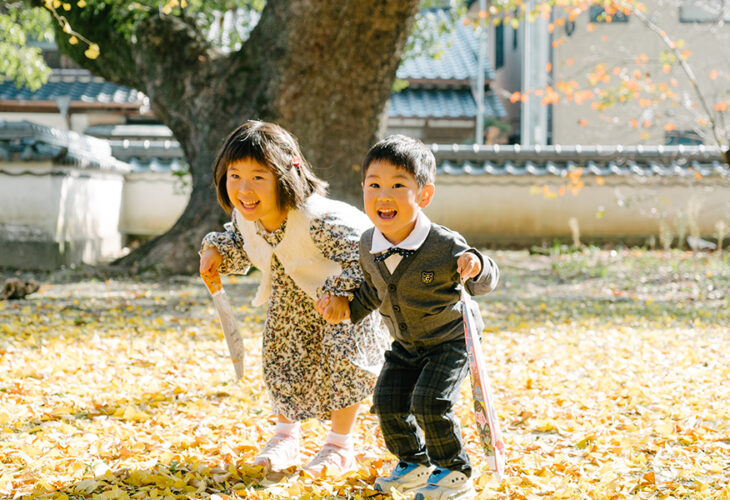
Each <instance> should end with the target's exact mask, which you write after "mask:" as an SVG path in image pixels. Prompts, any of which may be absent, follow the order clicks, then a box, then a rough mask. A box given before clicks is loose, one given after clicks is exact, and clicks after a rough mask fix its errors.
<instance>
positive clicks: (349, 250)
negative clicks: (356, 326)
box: [309, 215, 363, 299]
mask: <svg viewBox="0 0 730 500" xmlns="http://www.w3.org/2000/svg"><path fill="white" fill-rule="evenodd" d="M309 232H310V234H311V235H312V240H313V241H314V244H315V245H316V246H317V247H318V248H319V250H320V251H321V252H322V255H324V257H325V258H326V259H329V260H332V261H335V262H337V263H338V264H340V265H341V266H342V272H341V273H340V274H339V275H337V276H330V277H328V278H327V279H326V280H325V283H324V285H323V286H322V290H321V291H322V293H329V294H331V295H341V296H346V297H348V298H350V299H351V298H352V291H353V290H355V289H357V288H358V287H359V286H360V283H362V281H363V274H362V268H361V267H360V251H359V245H360V230H358V229H355V228H353V227H352V226H350V225H348V224H347V223H346V222H345V221H344V220H342V219H341V218H340V217H338V216H337V215H327V216H324V217H322V218H321V219H319V218H318V219H314V220H313V221H312V223H311V224H310V226H309Z"/></svg>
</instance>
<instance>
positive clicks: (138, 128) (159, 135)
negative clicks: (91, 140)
mask: <svg viewBox="0 0 730 500" xmlns="http://www.w3.org/2000/svg"><path fill="white" fill-rule="evenodd" d="M84 134H86V135H90V136H93V137H99V138H101V139H110V140H112V139H139V138H140V137H144V138H148V139H174V137H173V135H172V130H170V129H169V128H168V127H167V126H166V125H161V124H158V123H130V124H126V123H125V124H117V125H92V126H90V127H88V128H87V129H86V130H84Z"/></svg>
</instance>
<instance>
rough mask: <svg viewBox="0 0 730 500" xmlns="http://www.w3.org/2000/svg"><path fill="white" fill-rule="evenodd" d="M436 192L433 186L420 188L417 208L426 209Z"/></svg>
mask: <svg viewBox="0 0 730 500" xmlns="http://www.w3.org/2000/svg"><path fill="white" fill-rule="evenodd" d="M434 191H436V186H434V185H433V184H426V185H425V186H423V187H422V188H421V199H420V200H419V201H418V206H419V207H421V208H426V207H427V206H428V205H429V204H430V203H431V200H432V199H433V193H434Z"/></svg>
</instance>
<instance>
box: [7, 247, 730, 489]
mask: <svg viewBox="0 0 730 500" xmlns="http://www.w3.org/2000/svg"><path fill="white" fill-rule="evenodd" d="M492 255H493V257H494V258H495V259H496V260H497V261H498V263H499V264H500V266H501V268H502V273H503V276H502V282H501V286H500V288H499V289H498V290H497V291H496V292H495V293H493V294H492V295H490V296H489V297H487V298H485V299H483V300H480V302H481V304H482V313H483V315H484V317H485V320H486V321H485V322H486V324H487V329H486V331H485V333H484V342H483V345H484V352H485V356H486V360H487V364H488V370H489V371H490V373H491V375H492V386H493V388H494V391H495V395H496V400H497V404H498V414H499V417H500V420H501V422H502V426H503V431H504V433H505V441H506V443H507V454H508V455H507V459H508V465H507V477H506V479H505V480H504V481H503V482H501V483H499V482H497V481H496V480H495V479H493V478H492V476H491V475H490V474H489V473H487V472H486V470H485V463H484V461H483V460H482V459H481V454H480V449H479V445H478V438H477V436H476V434H475V432H474V429H473V417H472V415H471V396H470V389H469V382H468V381H466V382H465V383H464V386H463V393H462V400H461V402H460V404H459V407H458V413H459V416H460V417H461V419H462V422H463V432H464V437H465V441H466V443H467V448H468V450H469V452H470V455H471V457H472V459H473V461H474V466H475V474H474V477H475V482H476V485H477V490H478V491H479V492H480V498H504V499H507V498H510V499H512V498H515V499H533V498H601V499H603V498H642V499H643V498H691V499H700V498H724V499H728V498H730V485H729V484H728V482H729V478H730V347H728V346H729V345H730V331H729V327H728V324H730V317H729V316H730V260H729V259H728V258H727V256H722V257H718V256H717V255H714V254H712V255H709V254H702V255H693V254H689V253H682V252H670V253H647V252H644V251H638V250H623V251H598V250H586V251H584V252H582V253H574V254H569V255H553V256H530V255H528V254H527V253H526V252H493V253H492ZM42 278H43V279H45V280H46V284H45V285H44V286H43V287H42V288H41V290H40V292H38V293H36V294H34V295H31V296H29V297H28V299H27V300H23V301H13V302H0V498H54V499H61V498H67V499H73V498H104V499H106V498H109V499H111V498H210V497H211V496H213V498H215V496H214V495H218V497H220V498H322V497H329V498H336V497H341V498H358V497H360V498H363V497H370V498H378V495H377V494H376V492H374V491H373V490H372V489H371V485H372V483H373V481H374V479H375V477H377V475H379V474H381V473H383V472H386V471H388V470H389V469H390V468H391V467H392V466H393V464H394V460H393V457H392V456H390V455H389V454H388V452H387V451H386V450H385V448H384V446H383V441H382V437H381V436H380V433H379V431H378V430H377V422H376V420H375V418H374V417H373V416H372V415H370V414H369V413H368V412H367V410H368V407H367V405H363V409H362V413H361V417H360V418H359V420H358V428H357V430H356V432H357V443H358V449H359V453H360V468H359V469H358V470H357V471H356V472H354V473H352V474H350V475H348V476H346V477H329V478H325V479H314V478H310V477H305V476H303V475H297V474H294V475H293V476H292V477H291V478H289V479H288V480H286V481H284V482H282V483H280V484H278V485H276V486H272V487H268V488H262V487H260V486H258V485H257V484H258V482H257V479H258V478H259V477H260V471H259V470H258V469H256V468H253V467H250V466H249V465H248V464H250V462H251V460H252V459H253V457H254V456H255V455H256V452H257V450H259V449H260V448H261V447H262V446H263V444H264V443H265V441H266V439H267V438H268V437H269V435H270V433H271V430H272V427H273V420H272V419H271V417H270V416H269V410H268V404H267V401H266V395H265V393H264V391H263V387H262V379H261V368H260V356H261V351H260V345H259V341H260V340H259V338H260V337H259V331H260V329H261V325H262V321H263V310H261V309H252V308H250V307H248V306H247V305H246V304H247V303H248V301H249V299H250V298H251V296H252V291H253V289H254V287H255V282H256V279H257V276H255V275H254V276H253V277H246V278H234V279H231V280H229V281H227V282H225V286H226V289H227V290H228V292H229V294H230V295H231V296H232V299H233V302H234V306H235V307H236V310H237V314H238V316H239V319H240V326H241V330H242V333H243V335H244V337H245V340H246V352H247V358H246V377H245V380H244V381H243V383H240V384H237V383H233V368H232V366H231V364H230V362H229V360H228V357H227V349H226V346H225V342H224V340H223V337H222V334H221V332H220V329H219V327H218V324H217V320H216V317H215V314H214V311H213V310H212V304H211V301H210V299H209V297H208V295H207V292H206V291H205V290H204V288H203V286H202V285H201V284H200V282H199V280H198V279H196V278H192V277H175V278H169V279H165V280H161V281H159V280H158V281H135V280H119V279H110V280H106V281H104V280H98V279H96V280H95V279H90V278H86V279H77V280H75V281H71V280H70V279H69V278H68V277H64V276H63V275H62V274H60V273H59V274H55V275H53V276H47V277H42ZM467 380H468V379H467ZM304 430H305V432H304V446H305V449H306V452H305V457H304V458H303V460H306V459H307V458H309V457H310V456H311V455H313V454H314V453H315V452H316V451H317V450H318V448H319V446H320V445H321V443H322V441H323V439H324V436H325V435H326V432H327V430H328V429H327V426H326V425H322V424H320V423H319V422H315V421H310V422H308V423H307V424H306V425H305V426H304Z"/></svg>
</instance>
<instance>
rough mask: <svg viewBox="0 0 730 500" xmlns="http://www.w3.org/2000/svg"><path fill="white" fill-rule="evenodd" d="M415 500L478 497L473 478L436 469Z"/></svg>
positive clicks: (417, 492)
mask: <svg viewBox="0 0 730 500" xmlns="http://www.w3.org/2000/svg"><path fill="white" fill-rule="evenodd" d="M415 494H416V496H415V497H413V500H445V499H448V500H467V499H471V498H474V497H476V496H477V492H476V490H475V489H474V484H473V483H472V481H471V478H468V477H466V474H464V473H463V472H459V471H456V470H449V469H442V468H440V467H439V468H436V469H434V471H433V472H432V473H431V476H430V477H429V478H428V483H427V484H426V486H424V487H422V488H419V489H417V490H416V491H415Z"/></svg>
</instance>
